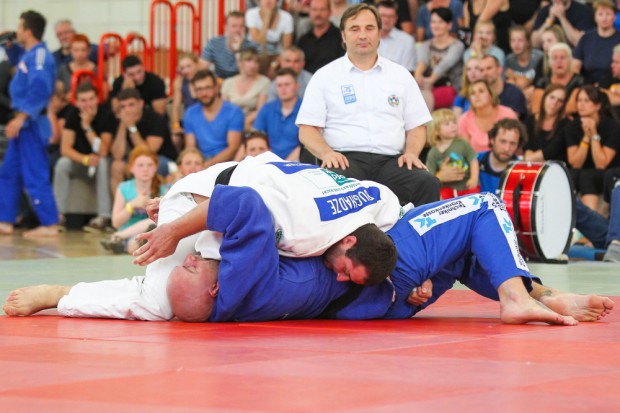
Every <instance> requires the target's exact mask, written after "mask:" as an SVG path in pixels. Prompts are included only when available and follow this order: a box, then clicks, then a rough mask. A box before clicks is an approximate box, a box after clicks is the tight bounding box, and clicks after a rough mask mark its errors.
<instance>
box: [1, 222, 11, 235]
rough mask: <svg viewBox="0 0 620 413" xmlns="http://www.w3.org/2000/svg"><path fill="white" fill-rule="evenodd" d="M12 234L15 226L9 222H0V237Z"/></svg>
mask: <svg viewBox="0 0 620 413" xmlns="http://www.w3.org/2000/svg"><path fill="white" fill-rule="evenodd" d="M11 234H13V224H9V223H8V222H0V235H11Z"/></svg>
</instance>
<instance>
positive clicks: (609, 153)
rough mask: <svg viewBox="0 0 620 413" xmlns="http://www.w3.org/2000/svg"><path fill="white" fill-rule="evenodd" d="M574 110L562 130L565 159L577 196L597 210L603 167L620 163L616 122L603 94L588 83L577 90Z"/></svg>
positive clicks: (619, 124)
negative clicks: (564, 140) (565, 148)
mask: <svg viewBox="0 0 620 413" xmlns="http://www.w3.org/2000/svg"><path fill="white" fill-rule="evenodd" d="M577 113H578V115H579V117H577V118H575V119H574V120H573V121H571V122H570V123H569V124H568V126H567V128H566V131H565V133H566V147H567V157H568V163H569V165H570V166H571V167H572V171H571V172H572V176H573V182H574V184H575V189H576V190H577V191H578V192H579V193H581V200H582V201H583V203H584V204H585V205H586V206H587V207H589V208H590V209H593V210H595V211H598V206H599V197H600V194H602V193H603V176H604V174H605V169H607V168H611V167H616V166H620V157H618V156H616V154H617V153H618V151H619V150H620V123H619V122H618V120H617V119H616V118H615V114H614V113H613V111H612V110H611V107H610V104H609V99H607V95H606V94H604V93H603V92H601V91H600V90H599V89H598V88H596V87H595V86H592V85H586V86H583V87H582V88H581V89H580V90H579V92H577Z"/></svg>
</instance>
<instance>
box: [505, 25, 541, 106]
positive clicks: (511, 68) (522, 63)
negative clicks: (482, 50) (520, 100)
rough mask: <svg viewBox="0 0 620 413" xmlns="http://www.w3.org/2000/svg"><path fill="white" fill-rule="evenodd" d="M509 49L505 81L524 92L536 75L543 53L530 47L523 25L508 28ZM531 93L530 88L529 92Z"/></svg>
mask: <svg viewBox="0 0 620 413" xmlns="http://www.w3.org/2000/svg"><path fill="white" fill-rule="evenodd" d="M509 36H510V49H511V50H512V53H511V54H509V55H508V56H507V57H506V68H505V69H506V70H505V71H504V74H505V76H506V81H507V82H510V83H512V84H514V85H516V86H517V87H518V88H519V89H521V90H522V91H523V92H524V93H525V92H526V90H528V89H529V88H530V86H531V85H532V83H533V82H534V78H535V77H536V68H537V67H538V65H539V64H540V62H541V61H542V59H543V56H544V53H543V52H542V50H539V49H532V47H531V45H530V40H529V34H528V32H527V30H526V28H525V27H523V26H513V27H511V28H510V32H509ZM529 93H530V94H531V90H530V92H529Z"/></svg>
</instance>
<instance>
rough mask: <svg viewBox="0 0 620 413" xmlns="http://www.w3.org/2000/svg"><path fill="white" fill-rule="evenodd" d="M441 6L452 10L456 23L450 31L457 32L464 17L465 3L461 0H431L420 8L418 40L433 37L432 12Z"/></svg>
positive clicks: (417, 30)
mask: <svg viewBox="0 0 620 413" xmlns="http://www.w3.org/2000/svg"><path fill="white" fill-rule="evenodd" d="M439 7H445V8H447V9H450V11H451V12H452V20H453V21H454V24H453V25H452V26H451V27H450V33H452V34H453V35H455V34H456V30H457V29H458V28H459V22H460V21H461V20H462V19H463V4H462V3H461V1H460V0H430V1H429V2H428V3H426V4H425V5H424V6H422V7H420V9H419V10H418V18H417V20H416V35H415V37H416V40H417V41H418V42H423V41H424V40H426V39H431V38H432V37H433V36H434V35H433V31H432V30H431V12H432V11H433V10H434V9H437V8H439Z"/></svg>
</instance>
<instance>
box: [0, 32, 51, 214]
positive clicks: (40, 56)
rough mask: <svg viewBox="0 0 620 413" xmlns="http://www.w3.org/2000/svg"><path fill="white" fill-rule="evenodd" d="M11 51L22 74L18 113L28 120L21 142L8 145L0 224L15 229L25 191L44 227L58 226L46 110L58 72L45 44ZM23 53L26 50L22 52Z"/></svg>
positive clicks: (16, 91) (14, 90) (13, 91)
mask: <svg viewBox="0 0 620 413" xmlns="http://www.w3.org/2000/svg"><path fill="white" fill-rule="evenodd" d="M19 50H20V49H19V48H18V47H13V48H12V49H10V50H7V54H8V56H9V58H10V59H11V63H12V64H14V65H15V66H16V68H17V70H16V73H15V76H14V77H13V79H12V80H11V84H10V85H9V93H10V95H11V102H12V105H13V108H14V109H15V111H16V112H23V113H26V114H27V115H28V119H27V120H26V121H25V123H24V125H23V127H22V128H21V129H20V131H19V135H18V136H17V138H14V139H11V140H10V141H9V146H8V148H7V151H6V154H5V158H4V163H3V165H2V169H0V188H2V196H0V222H10V223H14V222H15V218H16V216H17V208H18V204H19V197H20V194H21V191H22V188H24V187H25V188H26V191H27V193H28V195H29V196H30V200H31V202H32V206H33V208H34V211H35V213H36V214H37V217H38V218H39V221H40V223H41V225H44V226H48V225H54V224H56V223H58V210H57V208H56V202H55V200H54V193H53V191H52V185H51V182H50V176H49V158H48V154H47V146H48V143H49V138H50V136H51V134H52V129H51V124H50V122H49V119H48V118H47V115H46V114H45V109H46V107H47V105H48V103H49V101H50V99H51V97H52V94H53V92H54V82H55V79H56V66H55V63H54V58H53V57H52V54H51V53H50V52H49V50H48V49H47V47H46V46H45V43H44V42H41V43H39V44H37V45H36V46H34V47H33V48H32V49H30V50H28V51H27V52H24V53H23V54H21V57H19ZM21 51H22V52H23V49H21Z"/></svg>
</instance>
